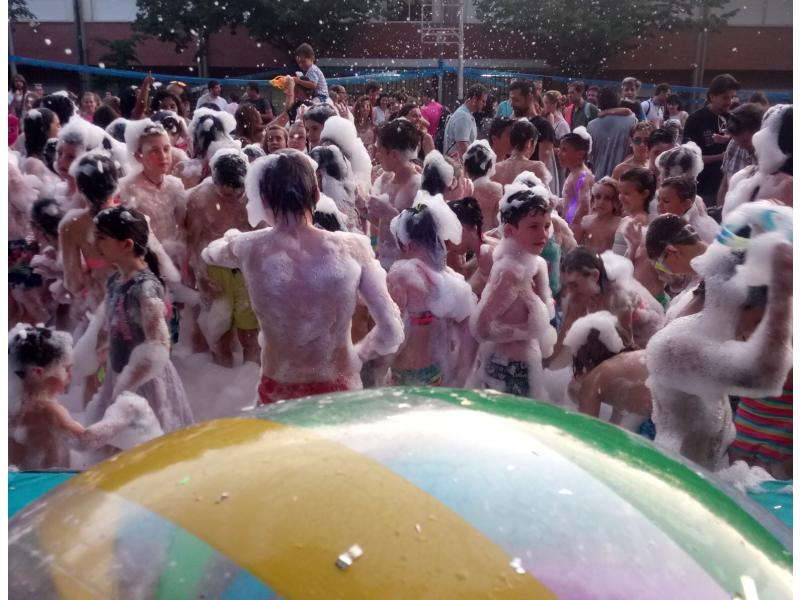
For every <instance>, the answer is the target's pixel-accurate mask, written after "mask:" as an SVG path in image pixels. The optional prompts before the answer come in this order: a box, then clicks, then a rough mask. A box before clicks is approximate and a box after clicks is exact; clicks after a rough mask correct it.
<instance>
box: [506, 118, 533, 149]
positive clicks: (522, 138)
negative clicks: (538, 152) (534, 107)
mask: <svg viewBox="0 0 800 600" xmlns="http://www.w3.org/2000/svg"><path fill="white" fill-rule="evenodd" d="M510 139H511V146H512V148H514V149H515V150H522V149H523V148H524V147H525V144H527V143H528V142H529V141H531V140H533V141H534V142H535V141H536V140H538V139H539V130H538V129H536V127H535V126H534V125H533V123H531V122H530V121H529V120H528V119H519V120H518V121H515V122H514V124H513V125H512V126H511V136H510Z"/></svg>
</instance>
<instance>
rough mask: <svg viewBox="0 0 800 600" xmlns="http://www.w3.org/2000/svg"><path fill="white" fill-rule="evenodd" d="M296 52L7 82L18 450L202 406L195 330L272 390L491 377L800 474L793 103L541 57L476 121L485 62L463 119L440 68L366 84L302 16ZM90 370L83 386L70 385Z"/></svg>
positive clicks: (13, 404)
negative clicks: (196, 90) (232, 66)
mask: <svg viewBox="0 0 800 600" xmlns="http://www.w3.org/2000/svg"><path fill="white" fill-rule="evenodd" d="M296 60H297V65H298V67H299V69H300V71H298V72H297V73H296V74H295V75H291V76H286V77H284V78H281V79H280V80H279V82H277V83H276V85H278V84H279V85H280V87H281V89H282V90H283V92H284V93H285V96H286V99H285V100H286V101H285V105H284V107H283V110H282V111H280V112H278V111H277V110H275V108H274V107H273V106H272V105H271V104H270V103H269V102H268V101H266V100H265V99H263V98H261V97H260V95H259V93H258V88H257V86H255V87H253V86H251V88H250V89H249V90H248V94H247V96H246V97H245V98H243V99H241V101H240V102H239V103H238V104H237V106H236V107H232V106H230V104H229V103H228V102H227V101H226V100H225V99H224V98H222V97H221V95H220V94H221V93H220V87H219V84H218V83H217V82H210V83H209V86H208V92H207V93H206V94H204V96H203V97H202V98H201V99H200V101H199V102H198V103H197V105H196V106H194V107H192V106H191V104H190V103H189V102H188V97H187V95H186V90H185V89H184V88H183V87H182V86H180V85H173V84H171V85H170V86H167V87H165V88H163V89H159V90H158V91H156V93H155V94H153V95H152V98H151V97H150V94H151V92H152V90H153V89H154V83H153V81H152V78H151V77H149V76H148V78H147V79H146V80H145V83H143V84H142V86H140V87H139V88H138V90H136V91H135V94H134V95H133V97H132V98H128V99H127V106H128V109H129V110H128V112H127V113H126V114H125V115H124V117H123V116H120V114H116V113H115V112H114V107H113V106H109V111H106V112H108V113H109V114H102V113H101V114H98V112H99V111H100V110H101V108H102V107H98V106H95V105H94V104H95V103H93V102H89V101H88V100H87V102H85V103H84V102H82V103H81V110H79V109H78V107H77V106H75V105H74V104H73V103H72V101H71V100H70V99H69V97H68V95H67V94H66V93H63V92H57V93H55V94H50V95H42V96H41V97H37V98H35V99H34V100H33V101H32V103H31V107H30V108H27V109H26V107H25V106H24V103H22V102H21V100H20V99H19V98H17V97H16V95H15V96H14V97H13V108H14V110H15V111H17V115H18V116H20V117H21V118H22V123H23V127H22V131H23V134H22V135H21V136H20V137H21V139H20V140H13V141H12V140H10V145H11V148H10V153H9V167H8V168H9V234H10V236H9V317H10V325H11V326H12V327H13V329H12V330H11V332H10V336H11V337H10V341H9V358H10V362H11V366H12V371H13V374H12V379H14V381H15V383H17V384H18V385H17V386H16V387H15V388H13V386H12V388H13V389H14V390H16V391H12V396H13V397H12V398H11V399H10V409H9V419H10V424H11V426H12V427H11V429H10V432H11V433H10V436H11V442H12V449H13V452H12V454H11V459H10V460H11V462H12V463H13V464H14V465H15V466H17V467H19V468H25V469H37V468H47V467H68V466H69V453H68V452H67V450H68V449H69V448H90V449H92V450H93V451H95V452H97V455H98V457H102V456H106V455H108V454H109V453H112V452H114V451H116V450H118V449H120V448H122V447H124V446H125V445H126V443H129V442H130V436H128V438H126V439H124V440H122V441H120V436H121V432H125V431H128V430H131V431H137V432H139V434H140V435H139V437H138V438H136V439H140V438H141V439H146V438H147V437H152V436H153V435H159V434H160V433H162V432H169V431H173V430H175V429H178V428H180V427H184V426H186V425H188V424H190V423H192V422H193V421H194V419H195V417H194V413H193V407H192V401H191V399H190V398H187V394H186V392H185V389H184V384H183V382H182V381H181V378H180V377H179V376H178V373H177V371H176V369H175V367H174V365H173V363H172V360H171V352H172V350H173V349H174V347H175V345H176V344H182V345H183V346H184V347H188V348H190V349H191V350H190V351H191V352H193V353H202V352H210V354H211V356H212V357H213V360H214V362H216V363H217V364H218V365H221V366H223V367H226V368H230V367H232V366H233V365H234V364H235V363H236V362H237V361H238V356H239V349H241V357H242V360H243V361H246V362H252V363H255V364H258V365H260V369H261V373H260V381H259V383H258V386H257V389H254V390H253V391H252V394H253V398H254V401H256V402H257V403H259V404H270V403H274V402H277V401H283V400H291V399H293V398H298V397H301V396H305V395H310V394H320V393H327V392H334V391H340V390H352V389H359V388H362V387H378V386H383V385H399V386H403V385H431V386H438V385H446V386H454V387H473V388H491V389H494V390H498V391H501V392H506V393H511V394H516V395H519V396H523V397H529V398H535V399H538V400H543V401H548V400H549V401H552V402H557V403H561V404H566V405H570V404H572V405H573V407H574V408H576V409H578V410H581V411H583V412H586V413H588V414H592V415H595V416H599V415H604V414H605V415H606V418H610V420H611V421H612V422H615V423H618V424H621V425H623V426H625V427H629V428H630V429H633V430H636V431H639V432H641V433H642V434H644V435H649V436H650V437H654V438H655V441H656V443H661V444H662V445H664V446H666V447H669V448H672V449H673V450H675V451H676V452H679V453H681V454H683V455H684V456H686V457H688V458H691V459H693V460H695V461H697V462H698V463H700V464H702V465H704V466H707V467H709V468H719V467H720V466H721V465H722V464H724V461H725V457H726V453H727V452H728V448H729V447H731V446H732V447H733V450H731V456H733V457H735V458H736V459H743V460H746V461H748V462H750V463H751V464H759V465H762V466H766V467H767V468H768V469H770V470H771V471H772V472H774V473H776V474H777V473H779V474H781V475H782V476H786V475H787V469H789V471H790V469H791V454H792V445H791V346H790V343H791V342H790V333H789V332H790V326H791V314H790V301H791V293H792V289H791V247H790V244H791V239H792V236H791V216H792V215H791V212H792V211H791V201H792V197H791V179H792V167H791V164H792V160H791V123H792V107H791V106H790V105H778V106H775V107H772V108H770V109H769V110H767V111H766V112H765V107H763V106H756V105H755V104H753V103H745V104H743V105H742V106H740V107H739V108H736V109H735V110H732V109H731V104H732V100H733V97H734V96H735V94H736V91H737V90H738V83H737V82H736V81H735V80H734V79H733V78H732V77H730V76H729V75H723V76H719V77H717V78H715V79H714V81H713V82H712V84H711V86H710V88H709V94H708V103H707V104H706V106H705V107H703V108H702V109H701V110H700V111H697V112H696V113H693V114H691V115H688V117H687V118H683V119H681V118H680V115H679V113H677V112H676V111H674V110H673V108H674V106H672V105H670V104H669V100H670V98H672V96H670V95H669V86H666V85H665V84H664V85H661V86H658V88H657V94H655V95H654V97H653V98H652V99H650V100H648V101H646V103H642V104H646V106H647V107H646V109H645V108H644V106H643V105H642V104H639V103H638V102H637V101H636V100H635V91H634V95H633V96H631V94H630V93H629V92H630V90H629V89H628V88H626V86H625V85H624V84H623V86H622V89H621V90H620V89H615V88H605V89H601V90H599V93H598V94H597V98H598V102H600V106H599V108H598V107H595V106H594V104H593V103H591V102H590V101H589V100H590V99H589V98H587V97H585V95H584V92H585V89H584V86H583V84H582V83H581V82H574V83H572V84H570V87H569V90H568V94H567V95H566V96H562V95H561V94H560V92H556V91H552V92H547V93H546V94H542V93H541V91H540V90H539V89H538V88H537V86H535V85H533V86H532V85H530V84H528V83H526V82H524V83H523V84H520V85H512V86H511V88H512V89H511V98H510V108H511V112H510V114H511V116H510V117H508V116H496V117H494V118H493V119H492V120H491V121H490V122H489V123H488V124H486V125H487V126H483V125H484V124H482V123H479V122H478V120H479V116H480V115H481V114H483V113H484V111H485V106H486V101H487V95H488V94H487V91H486V90H485V89H483V88H482V87H481V86H474V87H473V88H472V89H471V90H470V91H469V93H468V95H467V97H468V99H467V101H466V102H465V104H464V105H463V107H464V108H463V110H462V109H459V110H458V111H456V112H455V113H453V115H452V117H451V120H452V119H455V121H452V122H453V123H456V124H457V125H452V123H451V121H448V120H447V119H446V117H447V114H448V113H449V111H446V110H445V109H444V108H443V107H442V106H441V105H440V104H438V103H437V102H436V101H435V100H434V99H433V94H432V92H430V91H425V92H424V93H423V95H422V97H421V98H420V102H419V103H417V102H414V101H413V99H412V98H409V97H408V96H404V95H395V96H394V97H389V96H386V95H383V94H381V92H380V87H379V86H378V85H377V84H374V83H370V84H369V85H367V87H366V90H365V94H364V95H362V96H358V97H356V98H354V99H353V102H352V103H351V102H349V101H348V95H347V92H346V90H345V89H344V88H343V87H342V86H336V85H328V84H327V82H326V80H325V76H324V75H323V73H322V71H321V70H320V69H319V67H318V66H316V64H315V54H314V51H313V50H312V48H311V47H310V46H309V45H308V44H303V45H301V46H300V47H299V48H298V49H297V52H296ZM626 81H627V80H626ZM156 87H157V86H156ZM628 87H630V86H628ZM620 95H622V96H624V98H625V99H624V100H622V101H620ZM9 97H10V98H12V96H9ZM592 99H593V98H592ZM566 102H569V104H568V105H567V106H563V104H564V103H566ZM18 105H19V106H18ZM10 107H11V105H10ZM192 108H193V109H194V110H192ZM678 108H679V106H678ZM706 113H707V114H706ZM708 115H713V117H714V120H713V122H712V119H710V118H707V117H708ZM754 115H755V116H754ZM754 119H756V120H757V121H758V120H759V119H763V120H761V121H758V122H759V123H760V125H759V126H758V127H754V125H753V121H754ZM726 121H727V122H729V123H731V129H730V130H729V133H726V131H725V129H724V127H722V126H719V127H717V126H716V125H715V126H714V127H712V128H711V129H714V131H711V129H707V127H706V126H707V125H708V123H711V125H714V123H722V124H723V125H724V122H726ZM711 125H708V127H711ZM445 130H446V131H445ZM681 131H683V135H684V139H683V140H681V139H680V138H679V137H678V136H677V134H678V133H680V132H681ZM482 132H483V133H485V138H486V139H483V133H482ZM621 132H622V133H621ZM442 134H444V138H445V140H449V141H450V142H451V143H450V144H449V145H450V148H449V150H447V149H444V151H442V149H443V148H444V147H443V146H442V145H441V144H442V142H441V141H440V140H441V138H442ZM435 139H436V141H434V140H435ZM681 141H683V142H684V143H682V144H681ZM729 143H730V144H734V143H735V144H737V149H736V150H735V151H731V152H728V151H727V150H726V145H727V144H729ZM437 144H438V145H439V148H440V149H438V150H437V149H436V146H437ZM620 144H622V146H620ZM444 145H445V146H446V145H447V143H446V141H445V142H444ZM723 155H724V156H725V157H726V158H723ZM616 156H620V157H622V158H621V159H620V160H617V159H616V158H612V157H616ZM612 162H613V163H614V164H611V163H612ZM599 164H600V165H603V166H602V169H600V170H599V171H598V170H597V169H596V166H597V165H599ZM720 165H724V166H723V167H721V166H720ZM732 165H736V166H737V167H739V168H734V167H733V166H732ZM721 169H722V170H721ZM714 170H716V171H718V172H715V173H712V174H710V175H707V176H706V177H705V178H702V177H701V174H703V173H708V171H714ZM723 171H724V174H725V175H724V185H725V186H726V188H725V193H722V194H719V193H718V192H719V187H718V186H719V185H721V183H720V182H721V181H723V179H722V175H721V173H723ZM712 180H713V181H716V184H715V185H716V186H717V188H716V189H711V188H710V187H709V186H710V185H712V184H710V183H709V182H710V181H712ZM717 196H719V199H720V203H719V204H717V203H716V199H717ZM181 332H183V335H181ZM73 339H74V340H76V341H75V344H74V347H73V342H72V340H73ZM72 371H74V372H75V374H76V375H79V377H76V378H75V380H74V381H73V382H72V384H71V383H70V381H71V379H72V378H71V372H72ZM564 372H569V373H570V375H569V377H568V378H567V379H568V383H567V382H566V381H564V382H563V385H561V387H560V388H559V385H560V384H558V383H556V384H554V383H553V382H554V381H563V377H562V378H561V379H560V380H559V377H561V376H560V375H558V374H561V373H564ZM70 385H81V386H83V387H82V393H81V396H82V399H83V402H84V403H85V407H84V410H83V411H82V412H81V413H80V414H79V415H77V416H75V415H73V416H71V415H70V414H69V412H68V411H66V409H64V407H63V406H62V405H60V404H59V396H60V395H62V394H63V393H64V392H65V390H66V389H67V387H68V386H70ZM731 398H735V399H739V398H740V400H739V404H738V406H739V408H738V409H737V408H736V405H735V402H733V401H731V400H730V399H731ZM220 402H224V398H222V399H220ZM604 407H605V408H604ZM604 411H605V413H604ZM609 415H610V416H609ZM76 418H77V419H78V420H76ZM79 421H80V422H79ZM787 424H788V426H787ZM123 437H124V436H123Z"/></svg>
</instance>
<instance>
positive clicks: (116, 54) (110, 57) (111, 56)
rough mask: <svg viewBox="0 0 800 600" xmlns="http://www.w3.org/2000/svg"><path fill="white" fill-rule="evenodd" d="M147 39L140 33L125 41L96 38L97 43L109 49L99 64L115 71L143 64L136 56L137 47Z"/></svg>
mask: <svg viewBox="0 0 800 600" xmlns="http://www.w3.org/2000/svg"><path fill="white" fill-rule="evenodd" d="M145 39H146V36H144V35H141V34H138V33H134V34H133V35H132V36H131V37H129V38H127V39H123V40H107V39H105V38H95V39H94V41H95V42H97V43H98V44H100V45H101V46H103V47H104V48H107V49H108V52H106V53H105V54H103V55H102V56H101V57H100V60H99V62H102V63H104V64H105V65H106V66H107V67H111V68H113V69H126V68H128V67H130V66H131V65H133V64H141V61H140V60H139V57H138V56H136V46H137V45H138V44H139V43H140V42H142V41H144V40H145Z"/></svg>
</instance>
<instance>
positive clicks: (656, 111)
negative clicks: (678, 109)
mask: <svg viewBox="0 0 800 600" xmlns="http://www.w3.org/2000/svg"><path fill="white" fill-rule="evenodd" d="M642 112H643V113H644V118H645V119H647V120H648V121H663V120H664V107H663V106H659V105H658V104H656V103H655V101H654V100H653V99H652V98H650V99H649V100H645V101H644V102H642Z"/></svg>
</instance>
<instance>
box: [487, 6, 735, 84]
mask: <svg viewBox="0 0 800 600" xmlns="http://www.w3.org/2000/svg"><path fill="white" fill-rule="evenodd" d="M728 3H729V0H701V1H698V0H632V1H631V2H618V0H538V1H537V2H536V3H531V2H529V0H476V2H475V5H476V7H477V9H478V16H479V17H480V19H481V20H482V21H483V23H484V25H485V26H488V28H489V29H490V30H491V31H492V32H498V33H503V34H512V35H513V34H516V35H521V36H522V38H523V39H524V40H526V41H527V42H528V43H529V44H530V45H531V46H532V50H533V54H534V55H535V56H536V57H538V58H542V59H544V60H546V61H547V63H548V65H549V66H551V67H553V68H556V69H558V70H560V71H562V72H564V73H568V74H574V75H576V76H584V77H585V76H589V77H591V76H594V75H597V74H598V73H599V72H601V71H602V70H603V69H604V67H605V65H606V63H607V61H608V59H610V58H611V57H613V56H616V55H617V54H620V53H622V52H628V51H635V50H637V49H639V48H641V46H642V44H643V43H644V42H645V41H646V40H647V39H648V38H650V37H653V36H654V35H656V34H657V33H659V32H661V33H663V32H669V33H673V32H677V31H679V30H681V29H689V28H698V27H700V28H703V27H705V28H708V29H716V28H718V27H720V26H721V25H723V24H724V23H725V22H726V20H727V19H728V18H730V17H731V16H733V15H734V14H736V12H737V10H732V11H728V12H722V9H724V7H725V6H726V5H727V4H728ZM704 8H708V9H709V10H707V11H705V13H704V12H703V9H704ZM698 14H700V15H702V14H705V17H699V18H698V16H697V15H698Z"/></svg>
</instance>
